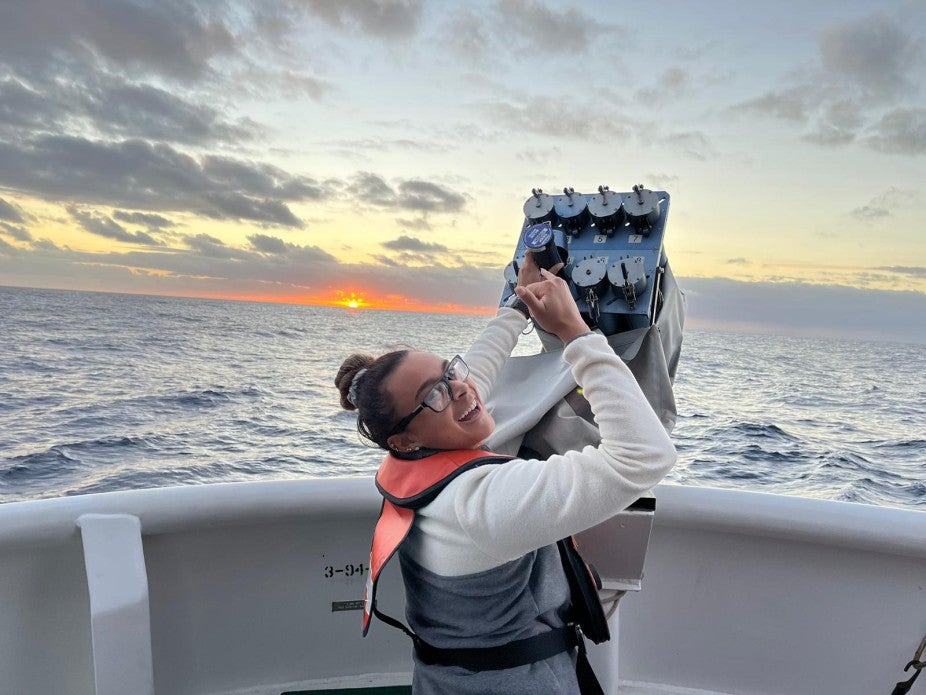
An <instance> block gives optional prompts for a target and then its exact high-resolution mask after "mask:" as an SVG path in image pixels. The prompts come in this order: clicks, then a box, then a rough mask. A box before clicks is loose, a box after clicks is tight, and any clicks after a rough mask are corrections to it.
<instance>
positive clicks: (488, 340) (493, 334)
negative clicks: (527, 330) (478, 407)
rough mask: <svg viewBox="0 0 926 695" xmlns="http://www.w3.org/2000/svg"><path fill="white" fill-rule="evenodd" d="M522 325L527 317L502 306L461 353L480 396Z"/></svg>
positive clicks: (486, 392)
mask: <svg viewBox="0 0 926 695" xmlns="http://www.w3.org/2000/svg"><path fill="white" fill-rule="evenodd" d="M526 325H527V319H526V318H524V315H523V314H522V313H521V312H520V311H518V310H517V309H510V308H508V307H502V308H501V309H499V310H498V314H496V316H495V317H494V318H493V319H492V320H491V321H489V325H488V326H486V327H485V329H484V330H483V331H482V333H481V334H480V335H479V337H478V338H477V339H476V342H475V343H473V346H472V347H471V348H470V349H469V351H468V352H467V353H466V354H465V355H463V360H464V361H465V362H466V364H467V365H468V366H469V373H470V378H471V379H472V380H473V381H474V382H475V384H476V389H477V390H478V391H479V395H480V396H481V397H482V399H483V400H485V399H486V398H488V396H489V393H491V391H492V384H493V383H495V379H496V378H497V377H498V373H499V372H500V371H501V369H502V367H504V366H505V362H506V361H507V360H508V357H509V356H510V355H511V351H512V350H514V347H515V345H517V344H518V336H519V335H520V334H521V331H523V330H524V327H525V326H526Z"/></svg>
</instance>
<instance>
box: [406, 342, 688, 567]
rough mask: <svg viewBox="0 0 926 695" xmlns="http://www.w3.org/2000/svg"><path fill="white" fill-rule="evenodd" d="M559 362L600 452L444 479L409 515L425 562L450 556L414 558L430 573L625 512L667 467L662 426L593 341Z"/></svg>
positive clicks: (485, 560) (521, 548)
mask: <svg viewBox="0 0 926 695" xmlns="http://www.w3.org/2000/svg"><path fill="white" fill-rule="evenodd" d="M564 358H565V359H566V361H567V362H568V363H569V364H570V365H571V368H572V372H573V375H574V376H575V379H576V382H577V383H578V384H579V385H580V386H582V387H583V389H584V393H585V396H586V398H588V400H589V403H590V405H591V407H592V412H593V413H594V415H595V420H596V422H597V423H598V426H599V431H600V434H601V443H600V445H599V446H597V447H594V446H587V447H585V448H584V449H583V450H582V451H570V452H567V453H565V454H562V455H555V456H551V457H550V458H549V459H547V460H545V461H540V460H536V459H530V460H527V459H515V460H513V461H510V462H508V463H505V464H502V465H498V466H483V467H480V468H476V469H474V470H472V471H468V472H467V473H465V474H463V475H461V476H460V477H459V478H457V479H456V480H454V481H453V482H452V483H451V484H450V485H448V486H447V489H446V490H444V492H443V493H442V494H441V495H440V496H438V498H437V499H436V500H435V501H434V502H433V503H432V504H431V505H429V506H428V507H426V508H425V509H423V510H420V512H419V514H420V515H421V517H422V518H421V524H422V531H425V532H426V533H428V532H431V533H432V534H433V536H434V540H436V541H437V543H435V544H434V546H433V547H432V549H431V553H428V552H427V551H426V552H425V555H432V553H433V552H438V553H440V554H443V553H444V552H447V551H451V552H452V553H455V554H456V556H457V557H456V559H452V560H451V559H449V558H447V557H444V558H438V557H434V556H433V555H432V557H431V558H430V561H429V560H428V558H423V559H425V561H426V562H427V563H428V565H431V566H432V568H433V569H435V570H437V571H442V572H443V573H447V574H463V573H466V572H468V571H469V572H472V571H480V570H483V569H488V568H489V567H492V566H495V565H498V564H500V563H503V562H507V561H509V560H513V559H516V558H518V557H521V556H522V555H524V554H525V553H528V552H531V551H532V550H535V549H537V548H540V547H542V546H545V545H549V544H550V543H553V542H555V541H557V540H559V539H560V538H564V537H566V536H569V535H572V534H575V533H579V532H580V531H583V530H585V529H587V528H590V527H592V526H594V525H596V524H598V523H601V522H602V521H605V520H606V519H608V518H610V517H611V516H613V515H614V514H616V513H617V512H619V511H621V510H622V509H624V508H625V507H627V505H629V504H630V503H631V502H633V501H634V500H635V499H637V498H638V497H639V496H640V495H642V494H643V493H644V492H645V491H647V490H649V489H650V488H651V487H653V486H654V485H655V484H656V483H658V482H659V481H660V480H661V479H662V478H663V477H664V476H665V475H666V473H668V471H669V470H670V469H671V468H672V466H673V465H674V463H675V448H674V447H673V445H672V442H671V440H670V439H669V436H668V434H667V433H666V431H665V429H664V428H663V426H662V423H660V421H659V418H658V417H657V416H656V414H655V413H654V412H653V410H652V408H651V407H650V405H649V403H648V402H647V401H646V397H645V396H644V395H643V392H642V391H641V390H640V387H639V385H638V384H637V382H636V379H634V377H633V375H632V374H631V373H630V370H629V369H628V368H627V366H626V365H625V364H624V363H623V362H622V361H621V359H620V358H619V357H618V356H617V355H615V354H614V352H613V351H612V349H611V347H610V346H609V345H608V343H607V340H606V339H605V338H604V337H603V336H601V335H598V334H591V333H590V334H587V335H586V336H583V337H581V338H579V339H577V340H575V341H573V342H572V343H571V344H570V345H568V346H567V347H566V349H565V350H564ZM429 521H433V522H434V523H433V524H432V523H429ZM441 547H443V551H441V550H439V548H441ZM423 550H424V549H423ZM467 555H469V556H470V557H467Z"/></svg>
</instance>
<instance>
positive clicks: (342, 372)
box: [334, 352, 376, 410]
mask: <svg viewBox="0 0 926 695" xmlns="http://www.w3.org/2000/svg"><path fill="white" fill-rule="evenodd" d="M375 361H376V360H375V358H374V357H373V356H372V355H366V354H363V353H359V352H357V353H354V354H353V355H351V356H350V357H348V358H347V359H346V360H344V362H342V363H341V368H340V369H339V370H338V374H337V376H335V377H334V385H335V386H337V388H338V391H339V392H340V394H341V407H342V408H344V410H357V406H356V405H354V403H352V402H351V400H350V395H351V393H350V387H351V384H353V383H354V377H356V376H357V373H358V372H359V371H360V370H362V369H369V367H370V365H372V364H373V362H375Z"/></svg>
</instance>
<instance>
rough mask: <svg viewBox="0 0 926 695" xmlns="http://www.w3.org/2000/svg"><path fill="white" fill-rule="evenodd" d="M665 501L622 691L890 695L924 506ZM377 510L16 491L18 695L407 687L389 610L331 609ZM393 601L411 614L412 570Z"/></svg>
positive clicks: (2, 662) (614, 673)
mask: <svg viewBox="0 0 926 695" xmlns="http://www.w3.org/2000/svg"><path fill="white" fill-rule="evenodd" d="M656 496H657V500H658V507H657V513H656V525H655V527H654V529H653V535H652V537H651V539H650V547H649V552H648V554H647V559H646V575H645V579H644V582H643V590H642V591H641V592H639V593H633V594H628V595H627V597H625V599H624V600H623V602H622V604H621V608H620V610H619V611H618V614H617V615H616V616H615V618H614V619H612V620H613V621H614V622H613V630H614V631H615V632H616V633H619V636H618V639H617V641H616V643H610V644H605V645H601V646H600V647H597V648H595V650H596V651H597V653H596V654H594V655H593V659H594V661H595V662H596V665H597V670H598V671H599V674H600V675H601V676H602V680H603V681H604V682H605V685H606V688H607V690H608V691H609V692H618V690H617V688H618V683H620V692H622V693H628V694H629V693H633V694H637V693H668V692H676V693H677V692H692V690H687V689H693V692H697V691H707V692H713V693H737V694H739V693H742V694H744V695H745V694H750V695H752V694H755V695H759V694H761V695H773V694H774V695H804V694H805V693H806V694H807V695H810V694H813V695H819V694H820V693H838V694H840V695H855V694H857V695H872V694H873V693H874V694H876V695H877V694H879V693H884V694H885V695H887V694H888V693H890V691H891V689H892V688H893V685H894V683H895V682H897V681H898V680H902V679H905V678H906V676H908V675H909V674H906V676H905V674H904V673H903V672H902V669H903V666H904V664H905V663H906V662H907V661H908V660H909V659H910V658H911V657H912V650H913V649H914V648H915V647H916V645H917V644H918V642H919V640H920V639H921V638H922V636H923V634H924V632H926V513H924V512H918V511H911V510H900V509H890V508H880V507H871V506H865V505H855V504H846V503H838V502H828V501H822V500H809V499H799V498H790V497H780V496H775V495H766V494H758V493H746V492H739V491H728V490H715V489H706V488H692V487H684V486H671V485H663V486H660V487H659V488H657V490H656ZM378 510H379V501H378V499H377V495H376V492H375V490H374V488H373V486H372V483H371V480H370V479H369V478H346V479H345V478H338V479H322V480H294V481H278V482H264V483H240V484H239V483H232V484H222V485H208V486H200V487H188V488H167V489H157V490H142V491H130V492H116V493H107V494H100V495H87V496H82V497H70V498H62V499H54V500H40V501H35V502H23V503H12V504H6V505H3V506H0V602H2V603H0V605H2V606H3V608H2V609H0V692H2V693H11V694H19V693H24V694H25V693H37V692H49V693H52V692H54V693H69V694H71V693H73V694H74V695H84V694H91V693H98V695H110V693H122V694H123V695H124V693H125V692H133V693H146V692H152V693H157V694H158V695H232V694H243V693H248V694H250V695H271V694H272V695H280V694H281V693H284V692H290V691H305V690H311V689H324V688H329V689H337V688H346V687H352V688H357V687H373V686H384V685H400V684H407V683H409V682H410V674H409V671H410V667H411V661H410V643H409V642H408V640H407V638H406V637H405V636H404V635H402V634H400V633H399V632H398V631H396V630H393V629H391V628H388V627H387V626H385V625H383V624H382V623H378V624H374V626H373V628H372V630H371V633H370V636H369V637H367V638H366V639H361V637H360V613H359V611H357V610H337V611H332V606H333V604H341V605H340V607H345V606H344V602H350V601H356V600H358V599H360V598H361V596H362V593H363V585H364V582H365V579H366V573H365V571H361V570H360V569H359V568H361V567H365V566H366V564H367V562H368V555H369V541H370V533H371V529H372V526H373V523H374V521H375V516H376V514H377V512H378ZM88 515H102V516H88ZM130 517H135V518H137V519H138V520H139V522H140V540H139V542H138V543H137V544H136V545H135V546H133V540H132V532H131V528H132V526H131V522H130V521H127V519H128V518H130ZM79 524H80V525H79ZM107 534H110V535H107ZM107 539H111V540H107ZM592 551H593V552H607V549H606V548H597V549H592ZM139 557H141V562H142V564H141V570H139V566H138V558H139ZM88 574H89V576H90V579H89V580H88ZM91 596H92V597H93V599H92V600H91ZM379 600H380V605H381V606H382V607H383V609H384V610H386V612H390V613H392V614H398V615H401V613H402V607H403V599H402V587H401V580H400V577H399V576H398V572H397V569H396V568H394V567H392V568H389V569H388V570H387V576H386V577H384V578H383V580H382V582H381V588H380V597H379ZM346 607H348V608H349V607H350V606H346ZM146 616H149V617H148V621H149V624H148V625H144V621H145V618H146ZM618 621H619V623H618ZM140 626H141V627H142V628H144V629H140ZM146 640H147V641H146ZM146 644H147V645H149V646H148V647H147V649H149V650H150V656H148V657H147V662H148V663H147V664H145V663H143V662H144V661H145V655H146V652H145V649H146V646H145V645H146ZM617 654H619V656H616V655H617ZM146 669H147V670H146ZM127 684H128V685H127ZM118 688H121V690H119V689H118ZM126 688H128V690H127V689H126ZM680 688H681V690H680Z"/></svg>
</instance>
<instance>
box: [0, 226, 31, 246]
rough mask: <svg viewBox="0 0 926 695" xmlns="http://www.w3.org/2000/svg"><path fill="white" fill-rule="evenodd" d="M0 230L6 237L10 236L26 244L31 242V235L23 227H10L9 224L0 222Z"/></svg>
mask: <svg viewBox="0 0 926 695" xmlns="http://www.w3.org/2000/svg"><path fill="white" fill-rule="evenodd" d="M0 229H2V230H3V232H4V233H5V234H6V235H7V236H10V237H12V238H14V239H16V240H17V241H25V242H27V243H29V242H31V241H32V235H31V234H30V233H29V230H28V229H26V228H25V227H17V226H16V225H12V224H10V223H9V222H0Z"/></svg>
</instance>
